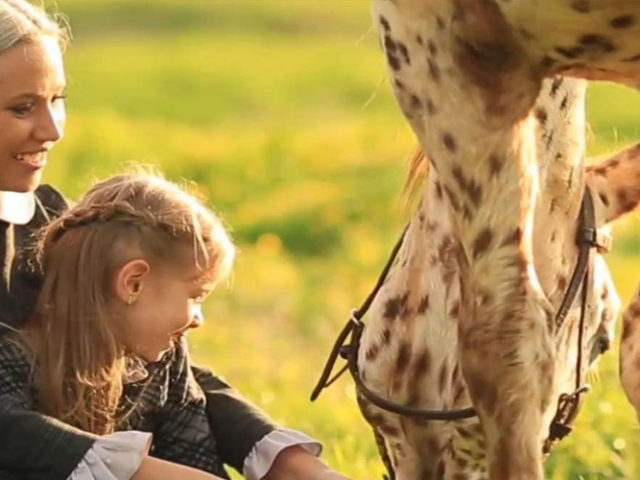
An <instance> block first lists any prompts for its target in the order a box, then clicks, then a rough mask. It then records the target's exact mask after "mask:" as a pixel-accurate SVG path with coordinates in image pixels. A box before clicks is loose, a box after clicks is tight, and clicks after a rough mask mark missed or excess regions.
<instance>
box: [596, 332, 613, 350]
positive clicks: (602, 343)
mask: <svg viewBox="0 0 640 480" xmlns="http://www.w3.org/2000/svg"><path fill="white" fill-rule="evenodd" d="M598 348H599V349H600V354H603V353H604V352H606V351H607V350H609V349H610V348H611V340H609V337H608V336H606V335H602V336H601V337H600V338H598Z"/></svg>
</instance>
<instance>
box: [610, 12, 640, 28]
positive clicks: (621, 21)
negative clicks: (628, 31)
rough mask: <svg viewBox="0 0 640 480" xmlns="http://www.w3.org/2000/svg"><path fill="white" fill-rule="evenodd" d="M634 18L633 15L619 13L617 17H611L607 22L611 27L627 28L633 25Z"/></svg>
mask: <svg viewBox="0 0 640 480" xmlns="http://www.w3.org/2000/svg"><path fill="white" fill-rule="evenodd" d="M635 23H636V19H635V17H634V16H633V15H620V16H619V17H615V18H612V19H611V21H610V22H609V25H611V26H612V27H613V28H629V27H632V26H633V25H635Z"/></svg>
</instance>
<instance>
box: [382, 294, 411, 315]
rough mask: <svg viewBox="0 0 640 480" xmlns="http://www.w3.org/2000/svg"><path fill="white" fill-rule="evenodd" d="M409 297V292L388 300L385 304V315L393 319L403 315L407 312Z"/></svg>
mask: <svg viewBox="0 0 640 480" xmlns="http://www.w3.org/2000/svg"><path fill="white" fill-rule="evenodd" d="M408 299H409V293H405V294H404V295H402V296H401V295H397V296H395V297H393V298H390V299H389V300H387V303H385V305H384V317H385V318H387V319H389V320H393V319H394V318H397V317H402V316H404V315H405V314H406V313H407V300H408Z"/></svg>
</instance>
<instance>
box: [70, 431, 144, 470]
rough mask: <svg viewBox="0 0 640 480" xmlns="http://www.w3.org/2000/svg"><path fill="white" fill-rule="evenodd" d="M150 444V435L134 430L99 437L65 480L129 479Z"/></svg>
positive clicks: (138, 466)
mask: <svg viewBox="0 0 640 480" xmlns="http://www.w3.org/2000/svg"><path fill="white" fill-rule="evenodd" d="M150 445H151V434H150V433H146V432H138V431H134V430H132V431H128V432H116V433H112V434H111V435H105V436H104V437H100V438H98V439H97V440H96V441H95V443H94V444H93V445H92V447H91V448H90V449H89V450H88V451H87V453H86V454H85V456H84V457H83V458H82V460H80V463H78V465H77V466H76V468H75V470H74V471H73V472H72V473H71V475H70V476H69V477H68V478H67V480H129V479H130V478H131V477H132V476H133V474H134V473H136V471H137V470H138V468H140V464H141V463H142V459H143V458H144V457H145V456H146V454H147V452H148V451H149V447H150Z"/></svg>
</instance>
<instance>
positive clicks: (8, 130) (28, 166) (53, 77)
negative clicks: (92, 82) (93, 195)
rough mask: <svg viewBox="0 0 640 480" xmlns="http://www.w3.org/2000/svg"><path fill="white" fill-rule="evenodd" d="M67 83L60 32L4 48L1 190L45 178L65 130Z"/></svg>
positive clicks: (32, 185) (30, 186) (0, 66)
mask: <svg viewBox="0 0 640 480" xmlns="http://www.w3.org/2000/svg"><path fill="white" fill-rule="evenodd" d="M65 86H66V81H65V76H64V66H63V63H62V52H61V51H60V46H59V45H58V42H57V39H55V38H54V37H47V36H43V37H41V38H39V39H37V40H34V41H33V42H27V43H20V44H18V45H15V46H13V47H11V48H10V49H9V50H6V51H5V52H3V53H2V54H0V172H2V175H0V190H8V191H14V192H28V191H33V190H35V189H36V188H37V186H38V185H39V184H40V179H41V176H42V169H43V168H44V166H45V164H46V162H47V152H48V151H49V150H51V148H53V146H54V145H55V143H56V142H57V141H58V140H60V138H61V137H62V134H63V129H64V123H65V108H64V88H65Z"/></svg>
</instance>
